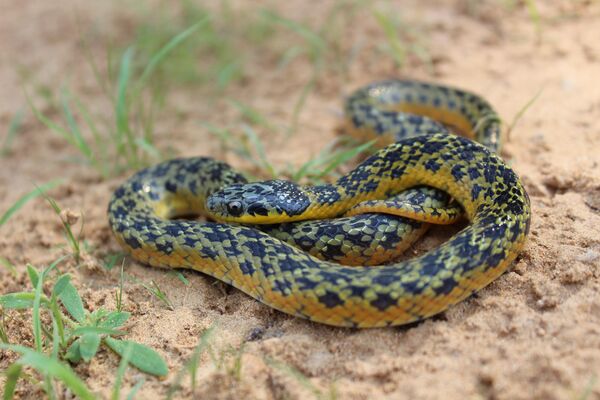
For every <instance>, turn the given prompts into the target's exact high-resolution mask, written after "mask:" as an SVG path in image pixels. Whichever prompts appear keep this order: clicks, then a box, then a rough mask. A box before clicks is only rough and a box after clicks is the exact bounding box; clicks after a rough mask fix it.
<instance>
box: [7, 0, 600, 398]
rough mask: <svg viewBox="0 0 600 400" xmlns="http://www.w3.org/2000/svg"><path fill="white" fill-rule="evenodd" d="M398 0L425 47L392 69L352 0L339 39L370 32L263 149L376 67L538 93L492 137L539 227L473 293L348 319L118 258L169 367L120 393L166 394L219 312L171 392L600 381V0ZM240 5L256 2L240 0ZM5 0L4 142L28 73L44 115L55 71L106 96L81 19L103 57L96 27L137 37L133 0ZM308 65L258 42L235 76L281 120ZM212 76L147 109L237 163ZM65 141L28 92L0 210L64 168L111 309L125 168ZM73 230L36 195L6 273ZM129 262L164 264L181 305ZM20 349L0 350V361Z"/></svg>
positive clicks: (316, 129) (489, 93) (327, 133)
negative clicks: (192, 376) (420, 313)
mask: <svg viewBox="0 0 600 400" xmlns="http://www.w3.org/2000/svg"><path fill="white" fill-rule="evenodd" d="M213 3H214V2H213ZM275 3H276V2H261V4H263V5H269V6H270V7H274V8H275V9H277V10H278V12H280V13H281V14H282V15H285V16H288V17H293V18H296V19H299V20H306V21H309V24H312V25H313V26H318V25H319V23H321V22H322V21H323V15H324V13H325V10H329V9H330V8H331V7H332V5H333V2H329V1H324V2H310V6H308V4H309V3H308V2H305V1H301V0H298V1H290V2H285V5H284V2H281V3H276V4H275ZM397 3H398V4H392V5H391V6H390V7H391V9H393V10H395V12H398V13H399V15H400V16H401V17H402V20H403V21H404V23H406V24H407V25H408V26H412V27H414V28H416V33H415V32H413V33H411V35H412V37H413V38H414V39H415V40H417V41H420V42H422V43H424V44H425V45H426V46H427V48H428V52H429V54H430V55H431V59H432V62H431V64H430V65H429V67H428V66H427V65H426V63H423V62H422V61H421V60H419V58H418V57H416V56H414V55H410V56H409V57H408V60H407V62H406V64H405V65H404V66H403V68H402V69H398V68H396V67H395V66H394V64H393V62H392V61H391V59H390V58H389V57H385V56H382V55H381V53H378V52H377V46H378V45H379V44H381V43H383V42H384V37H383V34H382V33H381V31H380V29H379V28H378V27H377V26H376V25H375V24H374V21H373V18H372V17H370V16H369V15H368V14H363V15H360V14H359V15H355V16H354V19H353V20H352V21H353V22H352V23H351V24H348V25H347V26H345V27H344V28H343V29H344V30H343V32H345V33H344V35H347V36H346V37H347V41H346V43H347V44H348V47H347V48H346V49H345V50H348V49H349V48H350V45H351V44H353V43H354V44H356V43H360V45H361V46H360V51H358V52H357V54H356V55H355V57H354V59H353V61H352V62H351V63H350V64H349V69H348V71H347V75H346V76H341V75H340V74H338V73H336V72H335V71H326V72H324V73H323V74H322V76H321V77H320V78H319V79H318V81H317V83H316V86H315V90H314V91H313V92H311V93H310V95H309V96H308V99H307V103H306V107H305V108H304V110H303V111H302V113H301V114H300V117H299V126H298V132H297V133H296V134H295V135H293V136H292V137H291V138H290V139H289V140H277V139H273V140H271V139H269V140H267V141H266V142H267V143H268V145H267V148H266V152H267V154H268V155H269V157H270V158H271V159H272V160H273V162H274V163H275V165H279V166H281V165H284V164H285V163H286V162H291V163H294V164H300V163H302V162H303V161H305V160H307V159H308V158H309V157H310V156H313V155H315V154H316V153H317V152H318V151H319V149H321V148H322V147H323V146H325V145H326V144H327V143H329V142H330V141H331V140H332V139H333V138H334V137H335V135H336V128H338V127H339V125H340V117H339V116H340V113H341V104H342V99H343V96H344V95H346V94H348V93H350V92H351V91H352V90H353V89H356V88H358V87H360V86H361V85H363V84H366V83H368V82H371V81H373V80H377V79H382V78H387V77H394V76H401V77H410V78H419V79H427V80H432V81H436V82H441V83H446V84H451V85H455V86H459V87H462V88H466V89H469V90H472V91H475V92H477V93H480V94H482V95H484V97H485V98H487V99H488V100H489V101H490V103H491V104H493V105H494V107H495V108H496V109H497V110H498V112H499V114H500V115H501V116H502V118H503V119H504V120H505V121H507V122H510V121H512V120H513V118H514V117H515V116H516V115H517V114H518V113H519V111H520V110H522V109H523V107H524V106H525V105H526V104H527V103H528V102H529V101H530V100H531V99H532V98H534V97H535V96H536V95H537V94H538V93H539V97H538V98H537V99H536V100H535V101H534V102H533V104H532V105H531V107H530V108H528V109H527V111H526V112H525V113H524V114H523V116H522V118H521V119H520V120H519V122H518V124H516V125H515V127H514V129H513V130H512V132H511V133H510V137H507V138H505V139H506V140H505V145H504V149H503V151H502V155H503V157H504V158H505V159H507V160H508V162H509V163H510V164H511V165H512V166H513V167H514V168H515V170H516V171H517V172H518V173H519V174H520V176H521V177H522V179H523V181H524V182H525V185H526V187H527V190H528V192H529V194H530V196H531V201H532V207H533V225H532V230H531V235H530V239H529V242H528V244H527V246H526V248H525V250H524V252H523V253H522V254H521V255H520V257H519V258H518V259H517V261H516V262H515V264H514V267H513V268H512V269H511V270H510V271H509V272H507V273H506V274H504V275H503V276H502V277H500V278H499V279H498V280H496V281H495V282H493V283H492V284H491V285H490V286H489V287H487V288H485V289H484V290H482V291H480V292H479V293H478V294H477V295H476V296H473V297H471V298H469V299H468V300H466V301H464V302H463V303H461V304H459V305H457V306H455V307H452V308H451V309H450V310H448V311H447V312H445V313H443V314H442V315H440V316H437V317H435V318H432V319H429V320H427V321H425V322H422V323H419V324H416V325H413V326H409V327H400V328H388V329H377V330H350V329H338V328H331V327H327V326H323V325H317V324H314V323H310V322H307V321H304V320H300V319H297V318H293V317H290V316H287V315H284V314H282V313H279V312H277V311H273V310H271V309H269V308H268V307H266V306H264V305H262V304H260V303H258V302H257V301H255V300H253V299H252V298H250V297H248V296H246V295H245V294H243V293H241V292H239V291H238V290H235V289H233V288H231V287H228V286H226V285H224V284H222V283H220V282H218V281H216V280H214V279H212V278H209V277H206V276H204V275H202V274H200V273H196V272H191V271H186V272H184V273H183V274H184V276H185V278H186V279H187V280H188V281H189V285H185V284H184V283H183V282H182V281H181V280H179V279H178V278H177V276H175V275H174V274H172V273H168V271H165V270H160V269H152V268H149V267H147V266H144V265H140V264H138V263H135V262H132V261H128V262H127V263H126V268H125V271H126V274H127V276H128V278H129V279H128V280H127V282H126V283H125V288H124V299H123V301H124V307H125V310H127V311H129V312H131V313H132V317H131V319H130V322H129V323H128V325H127V328H128V332H129V333H128V335H127V336H126V337H127V338H129V339H132V340H136V341H139V342H142V343H145V344H147V345H149V346H152V347H153V348H154V349H156V350H157V351H158V352H159V353H160V354H161V355H162V356H163V357H164V358H165V359H166V360H167V363H168V365H169V368H170V374H169V375H168V376H167V377H166V378H164V379H157V378H154V377H151V376H148V375H144V374H142V373H140V372H138V371H137V370H133V369H131V370H130V371H129V372H128V374H127V375H126V378H125V381H124V392H125V393H127V391H128V390H129V388H131V387H132V386H133V385H134V384H135V383H136V382H138V381H139V380H140V379H141V378H144V379H145V383H144V384H143V386H142V388H141V390H140V391H139V392H138V398H157V397H158V398H162V397H164V396H165V395H166V392H167V390H168V388H169V387H170V386H171V384H172V382H173V380H174V379H175V375H176V374H177V372H178V371H179V370H180V369H181V368H182V366H183V364H184V363H185V362H186V360H187V359H188V358H189V357H190V355H191V353H192V351H193V349H194V347H195V346H196V344H197V343H198V340H199V337H200V336H201V335H202V334H203V332H205V331H206V329H208V328H209V327H214V328H213V329H214V331H213V335H212V339H211V349H212V351H213V355H214V356H213V357H212V358H211V356H210V355H209V354H208V353H204V354H203V356H202V357H201V362H200V364H199V368H198V371H197V385H196V388H195V390H192V389H191V386H190V383H189V378H187V377H186V378H185V380H184V381H183V386H184V387H183V389H182V390H181V391H180V392H179V393H178V396H181V397H182V398H192V397H194V398H202V399H234V398H235V399H237V398H247V399H304V398H314V397H318V398H337V399H372V398H389V399H405V398H406V399H409V398H411V399H436V398H444V399H465V398H470V399H479V398H486V399H532V398H534V399H579V398H588V399H592V398H600V173H599V172H600V167H599V163H600V83H598V79H599V73H598V72H599V71H600V69H599V68H600V41H599V40H598V38H599V37H600V4H598V2H593V1H566V0H565V1H555V2H550V1H546V2H542V1H538V2H536V3H537V8H538V12H539V14H540V25H539V30H538V27H537V25H536V22H535V18H532V17H531V16H530V14H529V13H528V11H527V8H526V7H525V6H523V5H521V4H517V5H516V6H514V7H509V6H501V4H504V3H503V2H492V1H488V2H483V3H479V2H472V1H459V0H455V1H448V2H436V1H433V0H425V1H416V0H414V1H412V0H411V1H406V2H404V1H403V2H402V5H400V2H397ZM211 4H212V3H211ZM506 4H508V3H506ZM212 6H215V4H212ZM232 6H233V7H234V8H235V7H247V8H248V7H249V3H243V2H232ZM0 8H2V12H1V13H0V49H1V51H0V54H2V56H1V57H0V87H1V88H2V90H0V143H1V142H2V141H3V139H4V135H6V132H7V129H8V124H9V122H10V121H11V120H12V118H13V116H14V114H15V113H16V112H18V110H20V109H24V110H27V103H26V100H25V97H24V94H23V87H25V88H26V89H28V90H29V91H30V93H31V94H32V97H33V98H34V99H35V101H36V104H38V106H39V107H40V108H41V109H42V110H43V111H44V112H45V113H47V114H49V115H51V116H54V117H58V115H59V114H58V111H57V110H56V109H53V108H52V107H51V106H50V105H48V104H47V103H45V101H44V99H43V97H42V96H40V94H39V93H40V90H39V88H43V87H47V88H50V89H51V90H53V91H55V92H56V93H58V90H59V89H60V88H61V86H66V87H69V88H70V89H71V90H73V91H75V92H77V93H78V94H80V95H81V96H82V98H83V99H84V101H85V102H86V104H89V105H90V106H91V107H93V108H94V109H95V110H98V112H100V113H102V112H107V104H106V101H105V100H102V99H104V98H103V97H102V96H101V89H100V88H99V87H98V85H97V84H96V83H95V80H94V76H93V73H92V71H91V70H90V68H89V66H88V65H87V64H86V63H85V62H84V61H83V60H82V51H81V40H80V38H81V37H82V33H83V34H84V36H85V35H87V36H86V37H91V38H93V40H91V41H90V48H91V51H92V52H94V53H95V54H97V55H98V56H99V57H101V56H102V54H103V49H104V46H105V44H106V40H107V38H108V39H113V40H115V41H116V42H117V43H127V42H128V41H131V40H133V36H132V35H133V32H134V27H135V26H136V24H137V23H138V21H139V17H138V14H136V13H135V12H133V11H132V10H131V9H129V8H126V7H122V6H119V7H118V6H117V4H116V2H115V3H112V2H106V3H102V2H83V1H76V0H73V1H60V2H44V1H40V0H37V1H34V0H32V1H21V2H9V1H8V0H3V1H2V5H1V7H0ZM280 45H281V46H285V42H283V43H280ZM377 54H379V58H376V57H374V56H375V55H377ZM310 73H311V67H310V64H309V62H308V61H307V60H303V59H299V60H298V61H294V62H292V63H291V64H290V65H289V66H287V67H285V68H277V58H276V57H275V56H273V54H271V53H268V52H262V53H261V52H260V51H257V53H256V55H255V57H254V58H252V59H251V60H250V61H249V63H248V66H247V69H246V75H245V78H244V79H243V80H242V81H241V82H240V83H237V84H235V85H233V86H232V87H231V88H230V89H228V91H227V93H226V94H227V96H228V97H230V98H235V99H238V100H241V101H244V102H247V103H249V104H252V105H253V106H255V107H256V108H258V109H259V110H261V112H263V113H264V114H265V115H268V116H269V117H270V118H272V120H273V121H275V122H276V123H282V124H283V123H287V122H288V121H289V120H290V119H291V116H292V112H293V106H294V101H295V99H296V98H297V94H299V93H300V91H301V90H302V88H303V86H304V85H305V84H306V82H307V81H308V79H309V78H310ZM24 76H27V77H28V78H27V79H26V80H25V82H24V80H23V77H24ZM36 88H37V89H36ZM290 94H294V95H290ZM208 96H210V94H209V93H207V92H206V91H203V89H202V88H201V87H200V88H186V87H178V88H175V89H174V90H172V91H171V92H170V94H169V96H168V97H167V98H166V104H167V106H166V109H165V111H163V112H162V113H161V115H160V119H159V120H158V122H157V126H156V131H157V144H158V146H159V147H161V148H166V147H168V146H172V147H173V149H174V152H175V153H176V154H178V155H181V156H192V155H213V156H216V157H219V158H221V159H225V160H226V161H229V162H232V163H234V164H235V165H238V166H241V167H248V166H247V165H246V163H243V162H241V161H240V160H239V159H237V158H236V157H235V156H234V155H232V154H231V153H227V154H225V153H223V152H222V151H221V149H220V147H219V143H218V141H217V140H215V138H214V137H211V136H210V135H209V134H208V132H207V129H206V128H205V127H203V126H202V125H201V124H200V122H210V123H213V124H215V125H218V126H223V125H226V124H233V125H235V124H236V123H239V121H240V117H239V114H238V113H237V112H236V111H235V109H234V108H232V107H231V104H230V103H227V102H226V101H222V100H217V101H208V99H207V97H208ZM76 157H77V153H76V151H75V150H73V148H72V147H71V146H69V145H68V144H67V143H65V141H64V140H63V139H61V138H60V137H58V136H57V135H56V134H53V133H51V132H50V131H49V130H48V129H47V128H46V127H44V126H43V125H42V124H40V123H39V122H37V121H36V119H35V118H34V117H33V116H32V114H31V112H29V111H26V112H25V116H24V121H23V125H22V127H21V128H20V131H19V133H18V135H17V137H16V138H15V140H14V143H13V145H12V147H11V151H10V153H9V154H7V155H6V156H3V157H2V158H0V165H1V167H0V211H3V210H5V209H7V208H8V207H9V206H10V205H11V204H13V202H14V201H16V199H17V198H19V197H20V196H21V195H23V194H24V193H26V192H28V191H29V190H31V189H32V188H33V184H34V183H36V184H40V183H44V182H48V181H50V180H53V179H56V178H60V177H62V178H63V179H64V181H63V184H62V185H61V186H60V187H59V188H57V189H54V190H52V191H51V192H50V193H51V195H52V196H53V197H54V198H55V199H56V200H57V201H58V202H59V203H60V205H61V206H62V207H63V208H67V209H69V210H71V211H73V212H75V213H80V214H81V215H83V216H84V219H85V226H84V229H83V237H84V239H85V241H86V242H87V243H88V244H89V249H88V250H87V251H85V252H84V257H83V261H82V263H81V264H80V266H76V265H75V263H74V262H73V261H69V262H67V263H65V264H63V266H62V267H61V271H62V272H69V273H71V274H72V275H73V281H74V282H75V284H76V286H77V288H78V289H79V291H80V293H81V294H82V297H83V299H84V302H85V305H86V307H87V308H88V310H94V309H97V308H99V307H104V308H108V309H112V308H114V307H115V293H116V290H117V286H118V282H119V271H118V268H113V269H112V270H110V271H109V270H106V269H105V268H104V267H103V266H102V265H103V260H104V257H105V256H106V255H107V254H111V253H112V252H115V251H118V250H119V248H118V245H117V243H116V242H115V240H114V239H113V237H112V235H111V233H110V230H109V228H108V225H107V218H106V212H105V210H106V206H107V202H108V199H109V197H110V195H111V192H112V191H113V190H114V188H115V187H116V186H117V185H118V184H119V183H120V182H122V181H123V180H124V179H125V178H126V176H127V174H123V175H121V176H118V177H115V178H110V179H108V180H102V179H101V178H100V177H99V175H98V174H97V173H96V172H95V171H94V170H93V169H91V168H89V167H86V166H84V165H82V164H80V163H79V164H78V163H75V162H73V160H74V158H76ZM447 232H448V231H447V230H443V229H441V230H440V229H438V230H436V231H435V232H434V235H433V236H434V237H433V238H432V237H428V238H426V239H424V240H423V241H421V242H420V243H419V244H418V246H417V248H418V249H426V248H430V247H431V246H434V245H435V244H436V243H438V242H439V240H440V238H443V237H447V235H448V234H447ZM64 243H65V239H64V237H63V234H62V230H61V226H60V221H59V220H58V219H57V217H56V216H55V215H54V214H53V213H52V211H51V210H50V208H49V206H48V204H47V203H46V202H45V201H43V200H42V199H37V200H35V201H32V202H30V203H29V204H27V206H25V207H24V208H23V209H22V210H21V211H20V212H19V213H18V214H17V215H15V216H14V217H13V218H12V219H11V220H10V221H9V222H8V223H7V224H6V225H5V226H2V227H1V228H0V255H1V256H2V257H4V258H6V259H7V260H9V261H10V262H11V263H12V264H14V265H15V266H16V268H17V275H16V276H13V275H12V274H11V273H9V272H8V270H7V269H2V270H0V293H8V292H13V291H19V290H24V288H30V284H29V282H28V280H27V278H26V272H25V271H26V269H25V268H26V265H27V264H28V263H31V264H33V265H35V266H37V267H42V266H45V265H48V263H50V262H51V261H53V260H55V259H56V258H58V257H59V256H60V255H62V254H64V252H65V250H64V249H63V248H60V247H59V246H61V245H64ZM135 280H137V281H143V282H146V283H149V282H150V281H152V280H153V281H155V282H156V283H157V284H158V285H159V286H160V288H161V289H162V290H163V291H164V292H165V293H166V294H167V296H168V298H169V299H170V300H171V302H172V304H173V309H170V308H168V307H166V306H165V305H164V304H163V303H161V302H160V301H158V300H157V299H156V298H155V297H152V296H151V295H150V294H149V293H148V292H147V291H146V290H145V289H144V288H143V287H142V286H141V285H140V284H139V283H138V282H136V281H135ZM30 323H31V322H30V316H29V315H28V314H27V313H18V312H7V313H6V315H5V325H6V327H7V330H8V334H9V338H10V340H11V341H12V342H13V343H22V344H25V345H29V346H31V345H32V335H31V330H30V328H29V327H30ZM240 349H241V350H240ZM14 359H15V356H14V355H11V354H8V353H5V352H3V353H0V368H5V367H6V366H8V364H9V363H10V362H11V361H13V360H14ZM118 362H119V360H118V358H117V356H116V355H114V354H113V353H111V352H110V351H108V350H106V349H104V350H101V351H100V353H99V354H98V356H97V357H96V358H94V359H93V360H92V362H91V363H89V364H85V363H82V364H79V365H78V366H76V367H75V370H76V372H77V373H78V374H79V376H81V377H82V378H83V379H84V380H85V382H86V383H87V384H88V385H89V387H90V388H91V389H92V390H93V391H94V392H95V393H97V394H98V395H99V396H100V397H108V396H110V390H111V389H110V388H111V386H112V384H113V381H114V376H115V371H116V368H117V366H118ZM291 370H294V371H297V372H298V373H299V374H302V375H303V376H304V378H301V377H299V376H300V375H299V374H298V373H292V372H290V371H291ZM0 381H2V378H0ZM17 394H18V395H19V396H20V397H23V398H33V397H39V396H40V394H41V392H39V389H36V388H35V387H33V386H32V385H29V384H27V383H26V382H21V383H20V384H19V386H18V389H17ZM62 394H63V395H64V396H65V397H67V398H68V397H70V395H68V393H62ZM585 396H587V397H585Z"/></svg>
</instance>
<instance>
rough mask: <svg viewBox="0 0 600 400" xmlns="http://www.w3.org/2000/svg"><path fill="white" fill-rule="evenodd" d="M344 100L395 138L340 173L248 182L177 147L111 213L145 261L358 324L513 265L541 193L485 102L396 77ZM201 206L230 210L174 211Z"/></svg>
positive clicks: (412, 310) (439, 297) (120, 195)
mask: <svg viewBox="0 0 600 400" xmlns="http://www.w3.org/2000/svg"><path fill="white" fill-rule="evenodd" d="M345 111H346V116H347V123H348V130H349V131H350V132H351V133H352V134H353V135H355V136H357V137H363V138H368V137H376V138H378V139H379V142H380V144H381V145H385V144H388V145H387V146H386V147H383V148H382V149H381V150H379V151H378V152H377V153H375V154H373V155H372V156H371V157H369V158H368V159H366V160H365V161H364V162H362V163H361V164H360V165H358V166H357V167H356V168H355V169H354V170H352V171H351V172H349V173H348V174H346V175H343V176H342V177H341V178H339V179H338V180H337V181H336V182H333V183H329V184H324V185H316V186H303V185H298V184H295V183H292V182H288V181H283V180H273V181H264V182H251V183H248V182H247V181H246V180H245V178H244V177H243V176H242V175H241V174H240V173H238V172H236V171H235V170H233V169H232V168H231V167H229V166H228V165H227V164H225V163H222V162H219V161H216V160H214V159H211V158H203V157H194V158H186V159H174V160H170V161H166V162H163V163H160V164H157V165H155V166H152V167H149V168H147V169H144V170H142V171H140V172H138V173H136V174H135V175H134V176H132V177H131V178H130V179H129V180H127V181H126V182H125V183H124V184H122V185H121V186H119V187H118V188H117V189H116V190H115V192H114V194H113V196H112V199H111V201H110V204H109V207H108V216H109V224H110V226H111V228H112V230H113V232H114V234H115V236H116V238H117V240H118V242H119V243H120V244H121V246H123V248H125V249H126V250H127V251H128V252H129V253H130V255H131V256H132V257H133V258H134V259H136V260H138V261H141V262H143V263H147V264H150V265H152V266H162V267H171V268H190V269H195V270H197V271H200V272H203V273H206V274H208V275H211V276H213V277H215V278H217V279H220V280H221V281H223V282H226V283H228V284H230V285H233V286H235V287H236V288H239V289H240V290H242V291H244V292H245V293H247V294H249V295H250V296H252V297H254V298H255V299H257V300H259V301H261V302H263V303H265V304H267V305H268V306H270V307H273V308H275V309H278V310H281V311H283V312H285V313H288V314H291V315H295V316H299V317H303V318H307V319H310V320H313V321H316V322H321V323H325V324H329V325H335V326H348V327H380V326H390V325H401V324H406V323H409V322H413V321H418V320H422V319H424V318H427V317H430V316H432V315H435V314H437V313H439V312H442V311H444V310H445V309H447V308H448V307H449V306H450V305H452V304H456V303H457V302H459V301H461V300H463V299H465V298H466V297H468V296H469V295H471V294H472V293H474V292H475V291H477V290H479V289H481V288H483V287H485V286H486V285H488V284H489V283H490V282H491V281H493V280H494V279H496V278H497V277H498V276H500V275H501V274H502V273H503V272H504V271H505V270H506V269H507V268H508V267H509V266H510V265H511V263H512V262H513V260H514V259H515V257H516V256H517V255H518V253H519V252H520V251H521V249H522V247H523V245H524V243H525V240H526V237H527V234H528V232H529V226H530V220H531V209H530V202H529V197H528V195H527V193H526V191H525V189H524V187H523V185H522V183H521V181H520V179H519V178H518V176H517V175H516V174H515V172H514V171H513V170H512V169H511V168H510V167H509V166H507V165H506V164H505V163H504V162H503V161H502V159H501V158H500V157H499V156H498V155H496V154H495V152H496V151H497V149H498V148H499V141H498V138H499V134H498V132H499V126H498V121H497V118H495V113H494V112H493V110H492V108H491V107H490V106H489V105H488V104H487V102H485V101H484V100H483V99H481V98H480V97H478V96H476V95H474V94H471V93H469V92H466V91H462V90H460V89H455V88H450V87H446V86H440V85H434V84H429V83H424V82H418V81H401V80H389V81H383V82H378V83H374V84H371V85H369V86H367V87H365V88H363V89H360V90H358V91H357V92H355V93H354V94H353V95H351V96H350V97H349V99H348V100H347V102H346V109H345ZM445 126H451V127H452V128H453V129H454V130H456V131H459V132H461V133H463V134H465V135H467V136H470V137H472V138H473V139H475V140H477V141H478V142H479V143H477V142H475V141H473V140H470V139H467V138H464V137H461V136H457V135H454V134H452V133H450V132H449V131H448V129H447V128H446V127H445ZM432 188H435V189H432ZM436 189H437V190H436ZM440 191H441V192H440ZM445 193H447V194H445ZM448 195H449V196H451V198H450V197H448ZM451 199H454V200H451ZM453 201H455V202H456V203H454V202H453ZM457 204H458V205H457ZM457 210H458V211H457ZM461 212H464V213H465V215H466V217H467V218H468V220H469V221H470V224H469V225H468V226H467V227H466V228H464V229H463V230H461V231H460V232H458V233H457V234H455V235H454V236H453V237H452V238H450V239H449V240H448V241H447V242H446V243H444V244H442V245H441V246H440V247H438V248H435V249H432V250H430V251H428V252H427V253H425V254H423V255H421V256H419V257H416V258H412V259H409V260H406V261H402V262H395V263H394V262H392V263H390V264H386V265H378V266H376V267H372V266H368V265H370V264H377V263H382V262H384V261H387V260H388V259H389V257H391V256H394V255H396V254H397V251H399V250H403V249H405V248H406V247H408V246H409V245H410V243H412V242H413V241H414V240H416V239H415V238H416V237H418V236H419V235H420V234H422V232H423V231H424V229H425V228H424V225H423V222H433V223H449V222H452V221H454V220H455V219H456V218H458V214H460V213H461ZM362 213H366V214H362ZM190 214H205V215H206V214H208V215H209V216H210V217H212V218H213V219H214V220H216V221H219V222H211V221H207V222H201V221H197V220H186V219H174V217H181V216H186V215H190ZM354 214H360V215H354ZM388 214H393V215H388ZM341 216H343V217H342V218H336V217H341ZM406 217H408V218H406ZM329 218H336V219H333V220H330V219H329ZM413 219H416V220H413ZM304 220H316V221H304ZM291 221H300V222H291ZM288 222H289V223H288ZM279 223H281V225H271V224H279ZM247 224H269V225H264V226H261V225H256V226H252V225H247ZM258 228H260V229H258ZM271 234H273V235H276V236H278V238H277V237H274V236H271ZM373 243H376V244H375V245H373ZM295 246H299V247H300V248H297V247H295ZM331 260H337V261H342V263H344V264H346V265H340V264H338V263H336V262H333V261H331ZM344 261H346V262H344ZM349 264H353V265H355V266H349ZM356 264H358V265H356Z"/></svg>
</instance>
